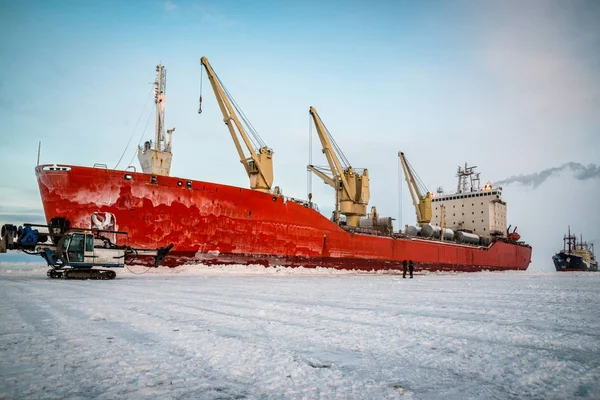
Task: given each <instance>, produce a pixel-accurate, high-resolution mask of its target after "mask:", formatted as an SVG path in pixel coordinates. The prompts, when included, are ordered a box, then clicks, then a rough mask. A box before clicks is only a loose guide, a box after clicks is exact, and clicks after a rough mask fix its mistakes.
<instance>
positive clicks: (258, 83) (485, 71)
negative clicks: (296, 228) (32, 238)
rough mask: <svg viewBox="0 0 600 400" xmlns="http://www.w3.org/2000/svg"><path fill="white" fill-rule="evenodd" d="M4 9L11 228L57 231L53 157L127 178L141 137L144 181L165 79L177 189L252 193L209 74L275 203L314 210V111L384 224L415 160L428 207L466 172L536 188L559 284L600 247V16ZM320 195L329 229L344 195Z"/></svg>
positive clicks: (548, 8)
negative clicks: (47, 208) (204, 71)
mask: <svg viewBox="0 0 600 400" xmlns="http://www.w3.org/2000/svg"><path fill="white" fill-rule="evenodd" d="M0 5H1V6H0V7H1V8H0V11H1V12H0V56H1V60H2V69H3V71H2V74H0V89H1V90H0V120H1V121H2V124H1V125H0V127H1V128H0V129H1V130H0V132H1V133H0V134H1V142H0V170H1V171H2V175H0V223H4V222H8V221H11V222H29V221H32V220H34V219H36V218H37V220H40V219H41V220H43V219H44V218H43V216H42V215H41V214H42V212H41V201H40V198H39V193H38V188H37V183H36V180H35V175H34V171H33V168H34V166H35V163H36V157H37V144H38V141H42V152H41V162H42V163H54V162H56V163H67V164H81V165H88V166H91V165H93V164H94V163H105V164H108V165H109V167H115V166H116V164H117V161H118V160H119V158H121V155H122V153H123V151H124V149H125V147H126V145H127V142H128V140H129V138H130V137H131V136H132V135H133V139H132V141H131V142H132V145H131V146H130V148H129V149H128V151H127V152H126V154H125V156H124V157H123V159H124V161H122V162H121V165H120V167H121V168H123V167H125V166H127V165H129V163H130V162H129V161H130V160H131V159H132V158H133V156H134V154H135V146H136V145H137V143H138V142H139V141H140V138H142V137H143V138H144V140H146V139H151V138H152V136H153V129H154V120H153V114H152V112H153V107H152V106H153V104H152V103H151V100H149V103H147V102H148V100H147V99H149V93H150V90H151V85H150V84H149V83H150V82H152V81H153V80H154V77H155V66H156V64H157V63H159V62H162V63H163V64H164V65H165V67H166V68H167V102H166V125H167V128H171V127H173V126H175V127H176V128H177V130H176V132H175V133H174V134H173V153H174V158H173V164H172V170H171V174H172V175H174V176H180V177H185V178H191V179H196V180H206V181H213V182H220V183H225V184H230V185H236V186H242V187H248V185H249V184H248V178H247V176H246V174H245V172H244V169H243V167H242V166H241V164H240V163H239V160H238V157H237V153H236V150H235V147H234V146H233V143H232V141H231V138H230V137H229V133H228V131H227V129H226V127H225V125H224V124H223V122H222V116H221V114H220V111H219V109H218V107H217V104H216V102H215V100H214V96H213V94H212V91H211V90H210V85H209V83H208V81H207V80H206V76H204V90H203V98H204V106H203V109H204V112H203V113H202V114H201V115H198V113H197V111H198V96H199V94H200V93H199V87H200V71H201V68H200V63H199V59H200V57H201V56H207V57H208V59H209V60H210V62H211V64H212V66H213V68H214V69H215V71H216V72H217V73H218V74H219V76H220V78H221V79H222V81H223V83H224V84H225V85H226V86H227V88H228V89H229V91H230V92H231V94H232V95H233V96H234V97H235V99H236V101H237V102H238V104H239V105H240V106H241V107H242V109H243V110H244V112H245V114H246V116H247V117H248V118H249V119H250V120H251V121H252V123H253V125H254V126H255V127H256V129H257V130H258V132H259V133H260V135H261V137H262V138H263V140H264V141H265V142H266V143H267V144H268V145H269V146H270V147H271V148H273V150H274V151H275V156H274V168H275V185H278V186H280V187H281V188H282V189H283V192H284V194H286V195H288V196H294V197H303V198H306V196H307V173H306V164H307V162H308V137H309V114H308V109H309V107H310V106H315V107H316V108H317V110H318V112H319V114H320V116H321V118H322V120H323V121H324V122H325V124H326V125H327V127H328V128H329V130H330V132H331V133H332V135H333V136H334V137H335V139H336V141H337V143H338V144H339V145H340V147H341V148H342V150H343V151H344V153H345V155H346V157H347V158H348V159H349V161H350V163H351V164H352V166H354V167H357V168H369V172H370V178H371V205H376V206H377V208H378V211H379V213H380V214H381V215H382V216H393V217H394V218H398V214H399V209H400V207H399V202H398V191H399V188H398V160H397V152H398V151H399V150H402V151H404V152H405V154H406V156H407V158H408V160H409V161H410V162H411V164H412V165H413V167H414V168H415V169H416V171H417V173H418V175H419V176H420V177H421V179H422V180H423V181H424V183H425V184H426V185H427V186H428V188H429V190H431V191H434V190H435V189H436V188H437V187H438V186H443V187H444V189H445V190H446V191H452V190H455V187H456V178H455V174H456V168H457V166H458V165H462V164H464V162H466V161H468V162H469V163H470V164H472V165H476V166H478V171H480V172H481V177H482V181H483V182H482V183H485V181H487V180H491V181H493V182H494V181H501V180H503V179H506V178H510V177H514V176H518V175H520V174H523V175H526V176H525V178H523V179H517V181H519V182H520V183H519V182H515V183H505V184H504V185H503V186H504V200H505V201H506V202H507V203H508V223H509V224H512V225H513V226H515V225H518V227H519V232H520V233H521V235H522V239H523V240H525V241H527V242H528V243H530V244H532V246H533V263H532V266H531V267H530V268H532V269H552V268H553V266H552V261H551V257H552V254H553V253H554V252H556V251H557V250H558V249H560V248H562V236H563V234H564V233H565V232H566V229H567V226H568V225H569V224H570V225H571V230H572V231H574V232H577V233H582V234H583V235H584V238H587V239H589V240H596V241H597V243H598V244H600V211H599V207H598V198H599V197H600V179H599V178H598V176H599V173H598V169H597V165H598V164H600V156H599V154H600V112H599V110H600V51H599V49H600V24H599V23H598V21H600V2H596V1H525V2H524V1H514V2H513V1H491V0H490V1H485V2H482V1H414V2H406V1H369V2H365V1H310V0H303V1H255V0H253V1H200V2H199V1H177V0H173V1H166V2H161V1H139V2H136V1H127V2H124V1H97V2H92V1H89V2H82V1H65V2H58V1H55V2H48V1H20V2H15V1H5V0H2V1H0ZM144 106H145V108H144ZM138 120H139V122H138ZM146 124H148V125H146ZM145 126H147V130H146V132H145V134H143V131H144V127H145ZM313 132H314V130H313ZM313 145H314V150H313V162H314V164H317V165H325V164H326V160H325V158H324V157H323V156H322V154H321V153H320V149H319V148H318V147H317V145H318V140H316V139H315V140H313ZM568 163H577V164H581V165H580V167H577V166H575V167H574V164H568ZM132 164H134V165H136V166H137V165H138V163H137V158H134V159H133V162H132ZM590 164H593V165H591V166H590ZM552 168H557V169H555V170H551V171H549V172H548V171H546V172H545V173H542V174H541V175H529V174H536V173H539V172H542V171H544V170H548V169H552ZM543 178H547V179H545V180H544V179H543ZM312 182H313V183H312V186H313V187H312V191H313V193H314V201H315V202H317V203H318V204H319V206H320V208H321V210H322V211H324V213H326V214H327V216H329V213H330V211H331V209H332V208H333V202H334V194H333V191H332V189H331V188H329V187H328V186H326V185H324V184H323V183H321V182H320V181H319V179H318V178H317V177H313V179H312ZM401 203H402V207H401V208H402V216H401V218H398V219H401V223H402V225H404V224H407V223H410V224H414V221H415V213H414V209H413V208H412V204H411V201H410V197H409V195H408V190H407V188H406V186H405V183H402V201H401ZM396 222H398V221H396Z"/></svg>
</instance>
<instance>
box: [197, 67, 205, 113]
mask: <svg viewBox="0 0 600 400" xmlns="http://www.w3.org/2000/svg"><path fill="white" fill-rule="evenodd" d="M203 72H204V68H202V65H200V104H199V105H198V114H202V81H203V79H202V73H203Z"/></svg>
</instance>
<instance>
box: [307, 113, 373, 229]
mask: <svg viewBox="0 0 600 400" xmlns="http://www.w3.org/2000/svg"><path fill="white" fill-rule="evenodd" d="M309 112H310V115H311V116H312V118H313V121H314V123H315V127H316V130H317V134H318V136H319V139H320V141H321V147H322V151H323V154H325V157H326V158H327V163H328V164H329V168H330V169H331V174H332V175H333V176H328V175H327V174H325V173H324V172H322V171H320V170H318V169H317V168H315V167H314V166H313V165H309V166H308V167H307V168H308V170H309V171H312V172H313V173H315V174H316V175H317V176H318V177H320V178H321V179H323V181H324V182H325V183H326V184H328V185H330V186H331V187H333V188H334V189H335V190H336V207H335V214H334V219H335V222H336V223H338V224H339V214H340V213H341V214H343V215H345V216H346V225H347V226H351V227H357V226H359V224H360V217H362V216H365V215H367V204H368V203H369V197H370V193H369V172H368V171H367V170H366V169H365V170H364V171H363V173H362V175H359V174H358V173H356V172H355V171H354V170H353V169H352V167H351V166H349V165H348V166H347V167H346V168H343V167H342V164H341V162H340V160H339V157H338V155H337V154H336V152H335V147H334V145H333V143H332V140H331V138H330V135H329V133H328V132H327V129H326V128H325V126H324V125H323V122H322V121H321V117H319V114H318V113H317V110H316V109H315V108H314V107H310V111H309ZM338 150H339V149H338ZM341 156H342V158H343V159H345V157H343V155H341Z"/></svg>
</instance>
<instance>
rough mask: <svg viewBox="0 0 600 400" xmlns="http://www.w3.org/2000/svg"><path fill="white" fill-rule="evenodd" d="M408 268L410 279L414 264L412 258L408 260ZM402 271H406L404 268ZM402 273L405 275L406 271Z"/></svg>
mask: <svg viewBox="0 0 600 400" xmlns="http://www.w3.org/2000/svg"><path fill="white" fill-rule="evenodd" d="M405 262H406V261H405ZM408 270H409V272H410V279H412V277H413V271H414V270H415V266H414V265H413V262H412V260H410V261H409V262H408ZM404 271H406V269H405V270H404ZM404 275H406V272H405V273H404ZM405 278H406V276H405Z"/></svg>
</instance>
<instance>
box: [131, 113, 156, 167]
mask: <svg viewBox="0 0 600 400" xmlns="http://www.w3.org/2000/svg"><path fill="white" fill-rule="evenodd" d="M150 117H152V113H150V114H148V119H147V120H146V126H145V127H144V131H143V132H142V135H141V136H140V141H139V142H138V147H139V146H140V144H142V140H143V139H144V134H145V133H146V129H148V124H149V123H150ZM137 152H138V150H137V149H136V151H135V152H134V153H133V156H131V160H129V165H127V168H129V166H130V165H131V163H132V162H133V159H134V158H135V155H136V154H137Z"/></svg>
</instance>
